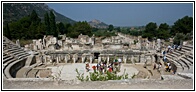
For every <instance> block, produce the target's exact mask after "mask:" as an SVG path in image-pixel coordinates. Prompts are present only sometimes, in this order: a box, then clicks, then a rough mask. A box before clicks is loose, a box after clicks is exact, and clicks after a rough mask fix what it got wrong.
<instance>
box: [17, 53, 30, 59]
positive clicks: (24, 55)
mask: <svg viewBox="0 0 196 92" xmlns="http://www.w3.org/2000/svg"><path fill="white" fill-rule="evenodd" d="M29 55H30V54H28V53H23V54H22V55H19V56H18V57H19V59H22V58H26V57H27V56H29Z"/></svg>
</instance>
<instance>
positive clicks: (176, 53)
mask: <svg viewBox="0 0 196 92" xmlns="http://www.w3.org/2000/svg"><path fill="white" fill-rule="evenodd" d="M172 54H174V55H176V56H180V55H181V54H180V53H178V52H176V51H174V52H172Z"/></svg>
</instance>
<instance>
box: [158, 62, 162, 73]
mask: <svg viewBox="0 0 196 92" xmlns="http://www.w3.org/2000/svg"><path fill="white" fill-rule="evenodd" d="M161 67H162V64H161V62H159V64H158V70H159V71H160V70H161Z"/></svg>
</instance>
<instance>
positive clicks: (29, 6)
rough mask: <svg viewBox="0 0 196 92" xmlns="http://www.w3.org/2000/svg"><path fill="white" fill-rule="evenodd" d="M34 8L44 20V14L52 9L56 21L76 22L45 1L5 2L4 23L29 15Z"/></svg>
mask: <svg viewBox="0 0 196 92" xmlns="http://www.w3.org/2000/svg"><path fill="white" fill-rule="evenodd" d="M32 10H35V11H36V12H37V14H38V16H39V17H40V18H41V19H42V20H43V19H44V14H45V13H46V12H49V11H50V10H52V11H53V12H54V14H55V16H56V22H63V23H71V24H73V23H75V21H74V20H72V19H70V18H68V17H66V16H63V15H62V14H59V13H57V12H56V11H54V10H53V9H51V8H50V7H48V5H47V4H44V3H3V24H6V23H9V22H11V21H16V20H18V19H20V18H22V17H24V16H28V15H29V14H31V12H32Z"/></svg>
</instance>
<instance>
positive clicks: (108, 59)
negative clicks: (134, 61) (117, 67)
mask: <svg viewBox="0 0 196 92" xmlns="http://www.w3.org/2000/svg"><path fill="white" fill-rule="evenodd" d="M109 63H110V57H109V56H107V64H109Z"/></svg>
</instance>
